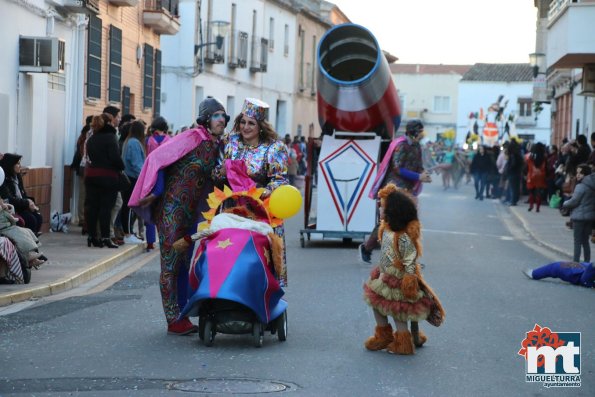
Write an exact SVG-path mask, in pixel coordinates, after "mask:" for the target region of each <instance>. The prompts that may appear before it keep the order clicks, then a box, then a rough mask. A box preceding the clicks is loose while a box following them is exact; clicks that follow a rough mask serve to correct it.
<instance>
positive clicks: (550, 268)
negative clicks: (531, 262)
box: [523, 261, 595, 288]
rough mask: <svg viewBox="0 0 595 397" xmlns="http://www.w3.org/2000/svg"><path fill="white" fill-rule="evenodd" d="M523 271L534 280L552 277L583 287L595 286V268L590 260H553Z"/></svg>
mask: <svg viewBox="0 0 595 397" xmlns="http://www.w3.org/2000/svg"><path fill="white" fill-rule="evenodd" d="M523 273H524V274H525V275H526V276H527V277H529V278H530V279H532V280H541V279H543V278H547V277H552V278H559V279H560V280H564V281H567V282H569V283H572V284H574V285H582V286H583V287H587V288H593V287H595V268H594V267H593V264H592V263H589V262H564V261H560V262H553V263H549V264H547V265H544V266H541V267H538V268H536V269H527V270H524V271H523Z"/></svg>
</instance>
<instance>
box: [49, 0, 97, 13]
mask: <svg viewBox="0 0 595 397" xmlns="http://www.w3.org/2000/svg"><path fill="white" fill-rule="evenodd" d="M56 5H58V7H62V8H63V9H65V10H66V11H67V12H71V13H75V14H87V15H89V14H93V15H97V14H98V13H99V0H63V1H62V2H61V3H60V2H56Z"/></svg>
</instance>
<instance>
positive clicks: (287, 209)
mask: <svg viewBox="0 0 595 397" xmlns="http://www.w3.org/2000/svg"><path fill="white" fill-rule="evenodd" d="M301 206H302V194H301V193H300V191H299V190H297V189H296V188H295V187H293V186H291V185H282V186H279V187H278V188H277V189H275V190H273V193H271V198H270V199H269V209H270V211H271V214H272V215H273V216H274V217H275V218H280V219H287V218H291V217H292V216H294V215H295V214H297V213H298V211H299V210H300V207H301Z"/></svg>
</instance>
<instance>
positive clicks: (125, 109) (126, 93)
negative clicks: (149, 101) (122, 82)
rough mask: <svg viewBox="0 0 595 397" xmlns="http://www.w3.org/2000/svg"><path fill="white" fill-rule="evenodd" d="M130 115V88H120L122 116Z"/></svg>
mask: <svg viewBox="0 0 595 397" xmlns="http://www.w3.org/2000/svg"><path fill="white" fill-rule="evenodd" d="M125 114H130V87H128V86H124V87H122V115H125Z"/></svg>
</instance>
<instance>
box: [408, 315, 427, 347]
mask: <svg viewBox="0 0 595 397" xmlns="http://www.w3.org/2000/svg"><path fill="white" fill-rule="evenodd" d="M411 336H413V344H414V345H415V347H422V346H423V345H424V343H426V341H427V340H428V337H427V336H426V334H424V332H423V331H420V330H419V324H418V322H417V321H412V322H411Z"/></svg>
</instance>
